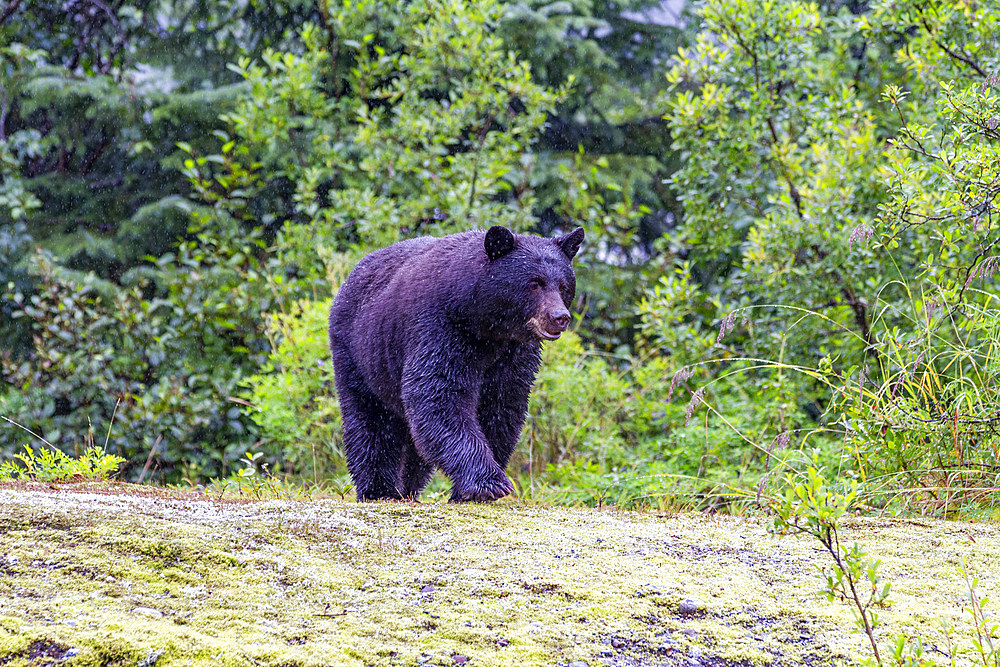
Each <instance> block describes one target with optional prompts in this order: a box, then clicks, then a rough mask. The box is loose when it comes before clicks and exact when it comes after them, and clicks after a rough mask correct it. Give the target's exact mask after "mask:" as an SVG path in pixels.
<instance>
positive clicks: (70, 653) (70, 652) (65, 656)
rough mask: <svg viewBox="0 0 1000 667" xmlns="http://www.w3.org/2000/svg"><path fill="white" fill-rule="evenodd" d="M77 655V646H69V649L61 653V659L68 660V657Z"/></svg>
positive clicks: (78, 651)
mask: <svg viewBox="0 0 1000 667" xmlns="http://www.w3.org/2000/svg"><path fill="white" fill-rule="evenodd" d="M78 655H80V649H78V648H71V649H70V650H68V651H66V652H65V653H63V657H62V659H63V660H69V659H70V658H75V657H76V656H78Z"/></svg>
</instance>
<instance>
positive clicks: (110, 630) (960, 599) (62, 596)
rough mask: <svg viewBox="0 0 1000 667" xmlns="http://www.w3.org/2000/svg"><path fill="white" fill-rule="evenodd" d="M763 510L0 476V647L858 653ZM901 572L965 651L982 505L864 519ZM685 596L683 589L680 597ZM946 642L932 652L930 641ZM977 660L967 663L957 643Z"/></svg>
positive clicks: (26, 655) (88, 661) (388, 658)
mask: <svg viewBox="0 0 1000 667" xmlns="http://www.w3.org/2000/svg"><path fill="white" fill-rule="evenodd" d="M766 525H767V520H766V519H763V518H738V517H731V516H718V515H716V516H708V515H701V514H677V515H670V516H657V515H653V514H641V513H625V512H619V511H614V510H595V509H582V508H581V509H570V508H550V507H542V506H537V505H522V504H517V503H514V502H500V503H496V504H493V505H461V506H456V505H438V504H406V503H373V504H357V503H353V502H342V501H335V500H313V501H304V502H303V501H278V500H273V501H265V502H253V503H250V502H232V501H227V502H220V501H215V500H210V499H207V498H205V497H203V496H197V495H195V494H182V493H173V492H170V493H168V492H164V491H154V490H149V489H148V487H131V486H127V485H106V486H95V487H86V486H70V487H61V488H58V489H55V488H51V487H50V486H47V485H25V484H21V485H16V486H14V485H7V486H3V487H0V665H4V666H7V667H21V666H23V665H45V664H66V665H122V666H125V665H129V666H136V665H138V666H139V667H152V666H153V665H156V666H164V665H192V666H193V665H240V666H242V665H276V666H277V665H281V666H288V667H291V666H294V665H300V666H306V665H461V664H467V665H512V666H516V667H525V666H528V665H572V666H573V667H582V664H583V663H586V664H587V665H590V666H592V667H598V666H599V665H612V666H624V665H692V666H694V665H699V664H701V665H730V664H735V665H749V664H754V665H767V664H774V665H799V664H813V665H826V664H845V663H850V662H851V661H853V660H857V659H861V658H864V657H867V656H868V655H869V652H868V650H866V644H865V639H864V638H863V637H862V635H860V634H858V633H857V632H855V631H853V627H854V626H853V621H852V616H851V611H850V609H849V607H848V606H847V605H846V604H844V603H842V602H840V601H834V602H829V601H827V600H826V599H823V598H819V597H818V596H817V595H816V594H815V591H816V590H817V589H818V587H819V583H818V581H817V579H816V566H823V565H826V564H827V561H826V558H825V556H824V554H823V553H821V552H820V551H818V550H817V546H818V545H816V544H814V543H813V542H811V541H809V540H808V539H807V538H803V537H783V538H779V539H775V538H772V537H771V536H770V535H769V534H768V532H767V530H766ZM845 537H846V538H847V539H849V540H855V539H856V540H858V541H860V542H862V543H864V544H865V545H867V547H868V548H869V550H870V551H871V552H872V553H873V554H875V555H877V556H879V557H880V558H882V561H883V566H882V567H883V570H884V576H885V577H886V580H888V581H891V582H892V585H893V593H892V605H891V606H890V607H888V608H886V609H884V610H882V611H881V617H882V619H883V621H884V623H883V625H882V626H881V627H880V628H879V635H880V637H881V638H883V639H884V640H886V641H888V640H889V639H890V638H891V637H892V636H893V635H895V634H896V633H899V632H909V633H920V634H921V635H923V637H924V640H925V643H926V644H928V646H929V647H931V650H930V651H929V655H930V657H933V656H934V655H935V654H934V651H933V648H934V647H938V648H940V649H941V650H942V651H943V650H945V639H944V637H943V635H942V634H941V633H940V632H939V629H940V627H941V626H940V620H941V619H944V620H947V621H948V622H949V623H950V625H951V626H952V627H953V628H954V630H955V635H956V636H955V638H954V642H955V643H956V645H957V646H958V647H959V649H960V650H961V651H963V652H964V653H963V654H962V655H960V656H959V658H960V659H959V662H962V660H964V659H965V658H971V656H972V654H971V650H972V645H971V642H970V640H969V637H970V633H971V632H972V627H971V626H970V624H969V623H968V622H966V621H965V620H964V618H963V612H962V607H963V605H964V601H965V599H966V588H965V584H964V582H963V581H962V579H961V577H960V576H959V574H958V572H957V566H958V565H959V564H960V563H961V559H962V557H963V556H966V557H967V558H968V560H969V563H970V566H971V567H972V569H973V570H975V571H976V572H977V573H978V574H979V575H980V584H979V592H980V594H981V595H983V596H993V595H995V593H996V592H997V586H998V582H997V574H998V573H1000V569H998V568H997V564H998V562H1000V530H998V528H997V526H995V525H992V524H986V525H984V524H967V523H958V522H943V521H933V520H920V521H896V520H871V519H857V520H854V521H852V522H851V524H850V526H849V528H848V530H847V531H846V534H845ZM685 600H693V601H695V602H696V605H697V606H696V608H695V609H694V610H693V611H692V610H691V609H689V608H688V604H685V605H682V604H681V603H682V601H685ZM938 657H940V655H939V656H938ZM970 664H971V663H970Z"/></svg>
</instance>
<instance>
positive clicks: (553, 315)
mask: <svg viewBox="0 0 1000 667" xmlns="http://www.w3.org/2000/svg"><path fill="white" fill-rule="evenodd" d="M569 320H570V318H569V311H568V310H566V309H565V308H557V309H556V310H553V311H551V312H550V313H549V322H550V325H549V326H547V327H545V328H546V329H548V330H549V331H550V332H553V333H554V332H556V331H560V332H561V331H566V329H567V328H568V327H569Z"/></svg>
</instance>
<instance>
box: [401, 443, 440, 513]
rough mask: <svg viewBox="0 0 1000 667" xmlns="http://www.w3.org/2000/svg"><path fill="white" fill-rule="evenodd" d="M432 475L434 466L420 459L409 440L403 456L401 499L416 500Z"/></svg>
mask: <svg viewBox="0 0 1000 667" xmlns="http://www.w3.org/2000/svg"><path fill="white" fill-rule="evenodd" d="M433 473H434V466H432V465H431V464H430V463H427V462H426V461H424V460H423V458H421V456H420V454H418V453H417V448H416V447H414V446H413V441H412V440H410V439H409V438H408V439H407V443H406V450H405V453H404V455H403V497H404V498H406V499H408V500H416V499H417V498H418V497H420V492H421V491H423V490H424V487H425V486H427V481H428V480H429V479H430V478H431V474H433Z"/></svg>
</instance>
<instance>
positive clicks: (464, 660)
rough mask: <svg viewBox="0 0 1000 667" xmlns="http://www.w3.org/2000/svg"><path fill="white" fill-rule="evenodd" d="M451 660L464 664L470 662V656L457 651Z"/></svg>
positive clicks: (457, 663)
mask: <svg viewBox="0 0 1000 667" xmlns="http://www.w3.org/2000/svg"><path fill="white" fill-rule="evenodd" d="M451 661H452V662H453V663H455V664H456V665H464V664H465V663H467V662H469V658H468V657H467V656H464V655H462V654H460V653H456V654H455V655H453V656H451Z"/></svg>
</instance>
